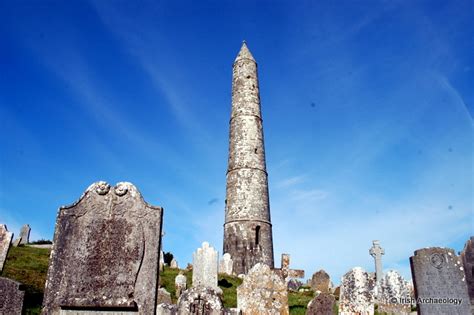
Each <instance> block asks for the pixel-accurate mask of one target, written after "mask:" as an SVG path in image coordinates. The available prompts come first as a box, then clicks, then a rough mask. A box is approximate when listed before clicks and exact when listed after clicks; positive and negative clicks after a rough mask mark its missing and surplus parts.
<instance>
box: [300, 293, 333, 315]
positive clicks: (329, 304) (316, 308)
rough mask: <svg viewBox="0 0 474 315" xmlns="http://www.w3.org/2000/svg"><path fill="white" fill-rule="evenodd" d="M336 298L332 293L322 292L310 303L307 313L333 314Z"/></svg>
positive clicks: (315, 314) (309, 314)
mask: <svg viewBox="0 0 474 315" xmlns="http://www.w3.org/2000/svg"><path fill="white" fill-rule="evenodd" d="M335 304H336V299H335V298H334V296H333V295H332V294H329V293H321V294H319V295H318V296H316V297H314V298H313V299H312V300H311V301H309V303H308V307H307V308H306V315H333V314H334V313H333V312H334V311H333V309H334V305H335Z"/></svg>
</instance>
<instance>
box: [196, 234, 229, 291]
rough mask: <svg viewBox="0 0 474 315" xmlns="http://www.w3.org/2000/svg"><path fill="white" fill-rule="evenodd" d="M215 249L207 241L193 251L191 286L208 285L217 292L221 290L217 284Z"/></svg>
mask: <svg viewBox="0 0 474 315" xmlns="http://www.w3.org/2000/svg"><path fill="white" fill-rule="evenodd" d="M217 257H218V256H217V251H216V250H215V249H214V248H213V247H211V246H209V243H208V242H204V243H202V247H201V248H198V249H197V250H196V252H194V253H193V287H197V286H201V287H209V288H212V289H214V290H216V291H217V292H222V290H221V289H220V288H219V287H218V286H217V267H218V258H217Z"/></svg>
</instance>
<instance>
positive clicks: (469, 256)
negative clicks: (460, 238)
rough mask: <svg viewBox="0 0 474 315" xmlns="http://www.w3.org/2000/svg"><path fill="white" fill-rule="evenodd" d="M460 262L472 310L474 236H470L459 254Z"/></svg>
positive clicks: (473, 295) (473, 296)
mask: <svg viewBox="0 0 474 315" xmlns="http://www.w3.org/2000/svg"><path fill="white" fill-rule="evenodd" d="M461 261H462V264H463V267H464V274H465V275H466V284H467V292H468V294H469V297H470V299H471V305H472V307H473V308H474V236H471V238H470V239H469V240H467V242H466V244H465V245H464V249H463V251H462V252H461Z"/></svg>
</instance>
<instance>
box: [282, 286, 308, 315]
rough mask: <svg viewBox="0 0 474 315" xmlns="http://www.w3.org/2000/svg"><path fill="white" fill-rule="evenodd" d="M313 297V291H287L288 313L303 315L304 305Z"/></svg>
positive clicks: (304, 312)
mask: <svg viewBox="0 0 474 315" xmlns="http://www.w3.org/2000/svg"><path fill="white" fill-rule="evenodd" d="M313 297H314V292H313V291H306V292H291V291H288V306H289V308H290V314H294V315H300V314H301V315H304V314H306V306H307V305H308V303H309V301H311V299H312V298H313Z"/></svg>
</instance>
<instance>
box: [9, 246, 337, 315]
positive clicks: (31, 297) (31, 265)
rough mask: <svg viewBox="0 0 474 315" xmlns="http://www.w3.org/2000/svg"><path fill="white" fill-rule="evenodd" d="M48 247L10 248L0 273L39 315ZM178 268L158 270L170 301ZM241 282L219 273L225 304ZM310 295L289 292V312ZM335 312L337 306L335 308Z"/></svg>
mask: <svg viewBox="0 0 474 315" xmlns="http://www.w3.org/2000/svg"><path fill="white" fill-rule="evenodd" d="M49 253H50V250H49V249H46V248H34V247H30V246H28V245H26V246H25V245H23V246H19V247H13V246H12V247H11V248H10V251H9V252H8V256H7V260H6V262H5V266H4V269H3V271H2V274H1V276H2V277H6V278H10V279H13V280H16V281H18V282H20V283H22V284H23V285H24V287H25V291H26V294H25V303H24V313H25V314H28V315H30V314H31V315H33V314H40V311H41V302H42V300H43V292H44V283H45V280H46V274H47V272H48V261H49ZM179 271H180V270H179V269H171V268H168V267H165V270H164V272H160V286H162V287H165V288H166V290H167V291H168V292H169V293H170V294H171V298H172V300H173V303H176V300H177V299H176V297H175V286H174V280H175V277H176V276H177V275H178V272H179ZM182 271H183V272H184V274H185V275H186V278H187V287H188V288H189V287H191V283H192V271H186V270H182ZM241 283H242V280H241V279H240V278H238V277H233V276H227V275H222V274H220V275H219V287H220V288H221V289H222V291H223V298H222V300H223V303H224V306H225V307H236V306H237V293H236V289H237V287H238V286H239V285H240V284H241ZM313 297H314V292H312V291H307V292H289V293H288V304H289V308H290V314H305V313H306V306H307V305H308V303H309V301H310V300H311V299H312V298H313ZM335 311H336V312H335V314H337V309H335Z"/></svg>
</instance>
